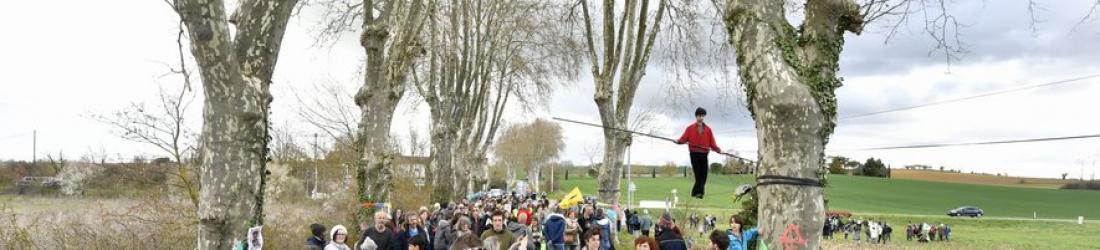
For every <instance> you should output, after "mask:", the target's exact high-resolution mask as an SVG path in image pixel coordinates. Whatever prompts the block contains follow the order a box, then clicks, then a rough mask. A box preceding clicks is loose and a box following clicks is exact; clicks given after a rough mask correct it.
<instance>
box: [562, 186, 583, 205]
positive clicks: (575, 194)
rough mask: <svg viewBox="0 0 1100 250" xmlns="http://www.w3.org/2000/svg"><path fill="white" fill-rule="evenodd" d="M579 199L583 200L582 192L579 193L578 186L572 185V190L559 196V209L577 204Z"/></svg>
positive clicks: (579, 201)
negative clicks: (563, 195)
mask: <svg viewBox="0 0 1100 250" xmlns="http://www.w3.org/2000/svg"><path fill="white" fill-rule="evenodd" d="M581 201H584V194H581V189H580V188H578V187H573V191H569V194H566V195H565V197H562V198H561V202H560V203H558V207H559V208H561V209H567V208H570V207H573V206H575V205H577V204H578V203H581Z"/></svg>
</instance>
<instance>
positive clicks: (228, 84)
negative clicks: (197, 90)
mask: <svg viewBox="0 0 1100 250" xmlns="http://www.w3.org/2000/svg"><path fill="white" fill-rule="evenodd" d="M295 4H297V1H296V0H251V1H243V2H241V6H240V8H238V9H237V12H236V13H234V14H233V16H232V17H231V18H229V19H228V21H229V22H232V23H233V24H235V25H236V28H237V33H236V35H235V39H231V38H230V35H229V29H228V25H229V23H227V18H226V16H225V6H224V3H223V2H222V1H220V0H180V1H179V2H177V5H176V10H177V11H178V12H179V15H180V17H181V18H182V19H183V20H184V23H185V25H186V26H187V30H188V34H190V38H191V53H192V54H193V55H194V57H195V61H196V62H197V63H198V65H199V69H200V72H201V75H202V82H203V86H204V88H203V91H204V96H205V99H204V107H203V128H202V135H201V136H200V139H199V140H200V143H201V147H200V148H201V151H200V154H201V155H202V158H201V159H202V163H201V164H200V178H201V179H200V180H201V182H200V183H201V189H200V193H199V198H200V201H199V209H198V213H199V232H198V234H199V235H198V248H199V249H228V248H231V247H232V246H233V244H234V243H235V242H237V241H242V240H244V239H246V238H247V237H246V233H247V228H248V227H249V226H255V225H262V224H263V205H264V196H263V193H264V185H265V179H266V177H265V176H266V168H265V162H266V160H267V141H268V107H269V106H270V103H271V94H270V91H269V86H270V84H271V75H272V73H273V71H274V68H275V63H276V61H277V59H278V53H279V47H280V44H281V41H282V38H283V33H284V31H285V29H286V23H287V19H288V18H289V16H290V12H291V10H292V9H293V8H294V5H295Z"/></svg>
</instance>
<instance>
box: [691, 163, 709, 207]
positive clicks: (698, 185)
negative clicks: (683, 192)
mask: <svg viewBox="0 0 1100 250" xmlns="http://www.w3.org/2000/svg"><path fill="white" fill-rule="evenodd" d="M690 154H691V169H692V170H693V171H694V172H695V186H693V187H692V188H691V196H703V191H704V190H706V185H707V168H708V166H707V164H708V163H707V153H698V152H691V153H690Z"/></svg>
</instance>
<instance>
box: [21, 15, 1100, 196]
mask: <svg viewBox="0 0 1100 250" xmlns="http://www.w3.org/2000/svg"><path fill="white" fill-rule="evenodd" d="M1090 2H1094V1H1085V0H1069V1H1048V2H1045V3H1042V6H1041V7H1042V9H1041V10H1040V11H1039V12H1037V13H1036V14H1037V16H1038V18H1039V21H1040V22H1038V23H1037V26H1036V27H1035V29H1034V30H1033V27H1032V25H1031V22H1030V19H1029V18H1028V16H1029V13H1028V11H1027V1H1022V0H1019V1H996V2H995V3H994V2H990V1H969V3H955V4H953V5H952V6H951V7H950V8H951V11H952V13H954V14H955V15H956V16H957V17H958V19H959V20H960V22H961V23H962V24H964V26H963V30H961V32H962V36H961V37H960V39H961V40H962V41H963V43H965V44H966V49H967V50H968V51H969V52H968V53H966V54H963V55H961V57H960V58H959V59H958V60H957V61H953V62H952V64H951V66H950V67H948V66H947V64H946V62H947V61H946V60H944V59H943V55H942V54H940V53H938V52H935V51H933V48H934V47H935V43H934V42H933V41H932V39H931V38H930V37H929V36H928V35H927V34H926V33H924V32H923V27H924V26H923V23H922V22H921V21H922V20H920V19H914V20H913V21H912V22H911V23H910V24H908V25H906V26H903V27H902V29H900V30H899V33H898V34H897V35H896V36H895V37H893V38H892V39H891V40H890V41H889V42H888V43H884V41H885V29H883V28H881V27H877V26H875V27H872V28H869V30H868V31H867V32H865V33H864V34H862V35H859V36H856V35H853V34H848V35H847V36H846V39H847V41H846V43H845V47H844V51H843V54H842V55H841V63H840V65H841V72H840V75H841V76H843V77H844V87H842V88H840V89H839V91H838V92H837V96H838V99H839V103H840V116H841V117H844V116H846V115H853V114H861V113H866V112H873V111H878V110H885V109H891V108H896V107H903V106H909V105H915V104H923V103H929V102H934V101H938V100H945V99H951V98H957V97H965V96H970V95H976V94H982V93H988V92H991V91H997V90H1002V89H1010V88H1015V87H1019V86H1026V85H1033V84H1040V83H1046V82H1051V81H1057V80H1063V79H1070V78H1076V77H1081V76H1086V75H1094V74H1100V60H1098V59H1100V49H1098V48H1097V47H1096V46H1097V44H1100V20H1097V19H1096V18H1090V19H1086V20H1084V21H1083V22H1081V24H1080V25H1079V26H1077V27H1076V29H1073V27H1074V26H1075V24H1077V23H1078V22H1079V21H1082V18H1083V17H1085V15H1086V13H1087V10H1088V9H1089V8H1090V6H1091V4H1092V3H1090ZM318 13H319V11H318V10H316V9H306V10H305V11H303V12H302V14H301V15H300V16H298V17H295V18H293V19H292V20H291V23H290V27H289V30H288V32H287V35H286V37H285V38H284V43H283V50H282V52H281V55H280V58H279V64H278V67H277V69H276V73H275V77H274V85H273V87H272V92H273V95H274V97H275V101H274V104H273V108H272V110H273V111H272V112H273V121H272V122H273V123H274V124H275V125H276V126H277V127H280V128H283V129H286V130H289V131H292V132H293V133H294V134H295V135H296V137H297V138H298V139H299V140H307V139H309V137H308V136H309V135H310V134H312V133H315V132H317V130H316V129H314V128H312V127H310V126H309V125H307V124H306V123H305V122H303V121H302V118H301V117H298V116H297V115H296V114H295V113H296V112H297V107H296V105H297V103H298V102H297V100H296V94H297V95H298V96H303V97H304V98H307V99H308V98H324V97H320V96H321V95H319V94H318V91H317V90H316V89H317V86H318V85H325V84H330V85H334V86H337V87H339V88H342V89H344V90H345V91H347V93H353V91H354V90H355V89H356V88H357V86H358V84H359V83H361V80H360V79H361V78H359V77H357V75H358V72H359V71H358V68H359V67H361V60H362V54H363V53H362V48H361V47H358V45H357V42H356V41H355V40H354V39H351V38H346V39H341V40H339V41H337V42H336V43H335V44H334V45H332V46H316V44H315V43H314V41H315V37H316V32H314V30H313V29H312V28H311V27H315V26H316V23H317V16H318ZM177 22H178V20H177V18H176V16H175V15H174V13H173V12H171V10H170V9H169V8H168V7H167V6H166V5H165V4H164V3H163V2H161V1H150V0H118V1H75V0H64V1H14V2H10V3H7V4H6V5H5V7H4V8H0V34H5V35H4V39H0V159H16V160H29V159H30V158H31V144H32V136H31V131H32V130H37V131H38V152H39V153H38V155H39V157H42V158H44V155H45V154H47V153H49V154H55V155H56V154H58V153H60V152H64V154H65V155H66V158H70V159H76V158H79V157H80V156H82V155H86V154H103V153H102V152H106V153H107V154H108V155H110V156H111V157H114V158H115V159H129V158H131V157H133V156H134V155H145V156H163V155H164V154H163V153H161V152H159V151H158V150H157V149H156V148H153V147H150V146H147V145H141V144H136V143H132V142H128V141H124V140H121V139H118V138H117V136H115V135H114V134H112V133H111V128H110V127H108V126H106V125H103V124H101V123H98V122H96V121H94V120H92V119H90V118H89V117H90V116H91V115H92V114H105V113H109V112H112V111H114V110H118V109H121V108H124V107H126V106H127V105H129V104H130V103H141V102H144V103H147V104H153V103H154V101H155V94H156V93H157V90H158V89H159V88H165V89H179V88H180V87H181V83H180V81H179V79H178V78H174V77H171V76H165V74H166V73H168V68H167V66H166V65H168V64H171V63H172V62H174V61H176V60H178V58H177V57H176V54H175V53H176V52H175V48H176V47H175V38H176V32H177ZM351 37H352V38H354V37H355V36H354V34H352V35H351ZM930 52H931V53H930ZM730 56H732V55H730ZM584 67H587V66H584ZM662 67H663V66H662V65H659V64H655V65H653V66H651V67H649V71H648V73H647V74H646V76H645V78H644V80H643V83H642V87H641V88H640V90H639V92H638V95H637V98H636V99H635V109H634V110H636V111H638V110H642V109H647V108H652V109H654V110H656V111H657V112H658V115H656V117H655V119H654V123H653V125H654V126H655V129H654V132H655V133H657V134H661V135H665V136H670V137H675V136H677V135H678V133H679V132H680V131H683V127H684V126H686V125H688V124H689V123H690V122H691V119H692V111H693V110H694V107H696V106H701V107H705V108H707V109H708V110H709V111H710V112H709V113H710V114H711V115H710V116H708V118H707V119H708V123H709V124H710V125H711V126H712V127H713V128H714V129H715V131H716V135H717V141H718V143H719V145H720V146H722V147H724V148H726V149H733V150H735V151H736V152H737V153H739V154H741V155H743V156H746V157H749V158H755V150H756V139H755V135H754V134H753V132H752V120H751V119H750V118H749V116H748V113H747V111H746V109H745V107H744V105H743V101H742V100H741V99H737V98H730V97H728V96H737V95H736V94H737V92H736V90H735V89H734V90H731V89H730V88H729V86H732V85H731V84H728V83H716V82H715V83H706V84H701V85H700V86H698V89H696V90H695V91H693V92H692V93H693V94H692V95H688V96H683V95H670V94H668V93H667V92H666V91H667V90H668V89H669V88H668V87H669V86H668V85H667V84H669V82H671V81H669V77H671V76H670V74H668V73H665V70H663V68H662ZM582 72H587V71H586V70H582ZM568 86H569V87H566V88H559V89H558V90H557V92H556V93H555V94H554V95H553V97H552V98H551V99H550V100H549V102H548V103H546V104H545V105H542V106H540V107H537V108H536V109H535V110H534V111H531V112H524V111H521V110H520V109H518V108H516V109H514V111H512V112H510V114H509V116H508V118H507V120H506V123H515V122H523V121H527V120H530V119H532V118H534V117H541V118H549V117H551V116H559V117H567V118H572V119H577V120H586V121H592V122H598V117H597V115H596V107H595V105H594V103H593V102H592V89H593V88H592V83H591V77H590V76H584V75H583V74H582V77H581V78H580V79H578V81H577V82H575V83H572V84H569V85H568ZM194 87H196V90H198V87H201V86H194ZM731 93H732V94H731ZM722 96H726V97H724V98H723V97H722ZM349 98H350V97H349ZM669 100H676V101H678V102H677V103H676V105H673V103H671V102H670V101H669ZM200 105H201V100H196V102H195V104H193V106H192V107H191V112H190V113H189V118H190V119H189V124H190V125H191V126H193V127H196V128H197V127H198V126H200V124H201V121H200V113H201V111H200V110H201V107H200ZM1097 107H1100V78H1091V79H1087V80H1081V81H1076V82H1072V83H1067V84H1061V85H1057V86H1052V87H1047V88H1042V89H1035V90H1028V91H1021V92H1015V93H1011V94H1005V95H998V96H994V97H988V98H980V99H974V100H968V101H962V102H956V103H950V104H944V105H938V106H931V107H927V108H920V109H913V110H908V111H901V112H892V113H887V114H881V115H875V116H868V117H862V118H854V119H844V120H841V121H839V125H838V127H837V129H836V133H835V134H834V135H833V136H832V139H831V140H830V143H829V145H828V147H827V153H828V154H829V155H842V156H847V157H849V158H855V159H861V160H862V159H866V158H868V157H876V158H882V159H883V161H884V162H885V163H887V164H890V165H893V166H895V167H900V166H904V165H908V164H928V165H933V166H941V165H942V166H945V167H947V168H950V169H961V170H963V171H976V172H988V173H1009V174H1012V175H1023V176H1039V177H1056V176H1059V175H1060V174H1061V173H1064V172H1068V173H1070V174H1071V176H1078V175H1079V174H1080V173H1081V172H1082V171H1083V172H1084V175H1085V177H1086V178H1088V176H1089V175H1090V174H1092V173H1093V172H1094V171H1095V170H1096V169H1097V168H1100V167H1094V164H1093V162H1095V161H1096V160H1097V159H1100V139H1083V140H1071V141H1056V142H1042V143H1021V144H1009V145H997V146H969V147H949V148H931V149H909V150H879V151H854V150H852V149H860V148H868V147H882V146H900V145H911V144H925V143H955V142H980V141H990V140H1005V139H1023V138H1036V137H1056V136H1072V135H1083V134H1097V133H1100V117H1098V116H1097V115H1096V114H1097V113H1098V112H1097ZM398 111H399V114H398V116H397V118H396V119H395V121H394V122H395V124H394V127H395V129H394V131H393V132H394V133H395V134H397V135H398V136H400V137H404V136H407V135H408V133H409V132H408V131H409V128H412V129H414V130H419V131H424V132H422V133H423V134H426V131H427V129H428V122H426V121H427V120H428V116H427V113H426V112H427V107H426V106H424V105H417V104H415V103H412V102H405V103H403V104H402V107H399V109H398ZM562 127H563V128H564V131H565V133H566V135H565V137H566V138H565V142H566V145H567V148H566V150H565V154H564V156H563V157H562V160H567V161H572V162H573V163H576V164H587V163H589V162H590V161H591V159H592V157H591V156H592V155H594V154H596V153H598V152H599V151H600V148H601V147H602V142H601V141H602V137H601V136H600V131H599V130H598V129H594V128H589V127H583V126H576V125H572V124H562ZM686 151H687V150H686V148H684V147H682V146H677V145H672V144H671V143H668V142H662V141H656V140H650V139H643V138H639V139H637V140H636V143H635V147H634V149H633V152H632V157H631V160H632V161H633V162H636V163H643V164H662V163H665V162H676V163H679V164H687V162H688V159H687V154H686ZM711 160H712V161H716V160H721V157H720V156H713V155H712V157H711Z"/></svg>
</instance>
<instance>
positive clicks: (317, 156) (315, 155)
mask: <svg viewBox="0 0 1100 250" xmlns="http://www.w3.org/2000/svg"><path fill="white" fill-rule="evenodd" d="M320 155H321V153H320V152H318V150H317V133H313V162H312V164H311V165H313V191H312V192H311V194H310V195H311V196H312V194H316V193H317V186H319V185H320V184H321V183H320V182H318V178H317V175H318V172H320V171H318V169H317V163H318V160H319V159H321V156H320Z"/></svg>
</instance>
